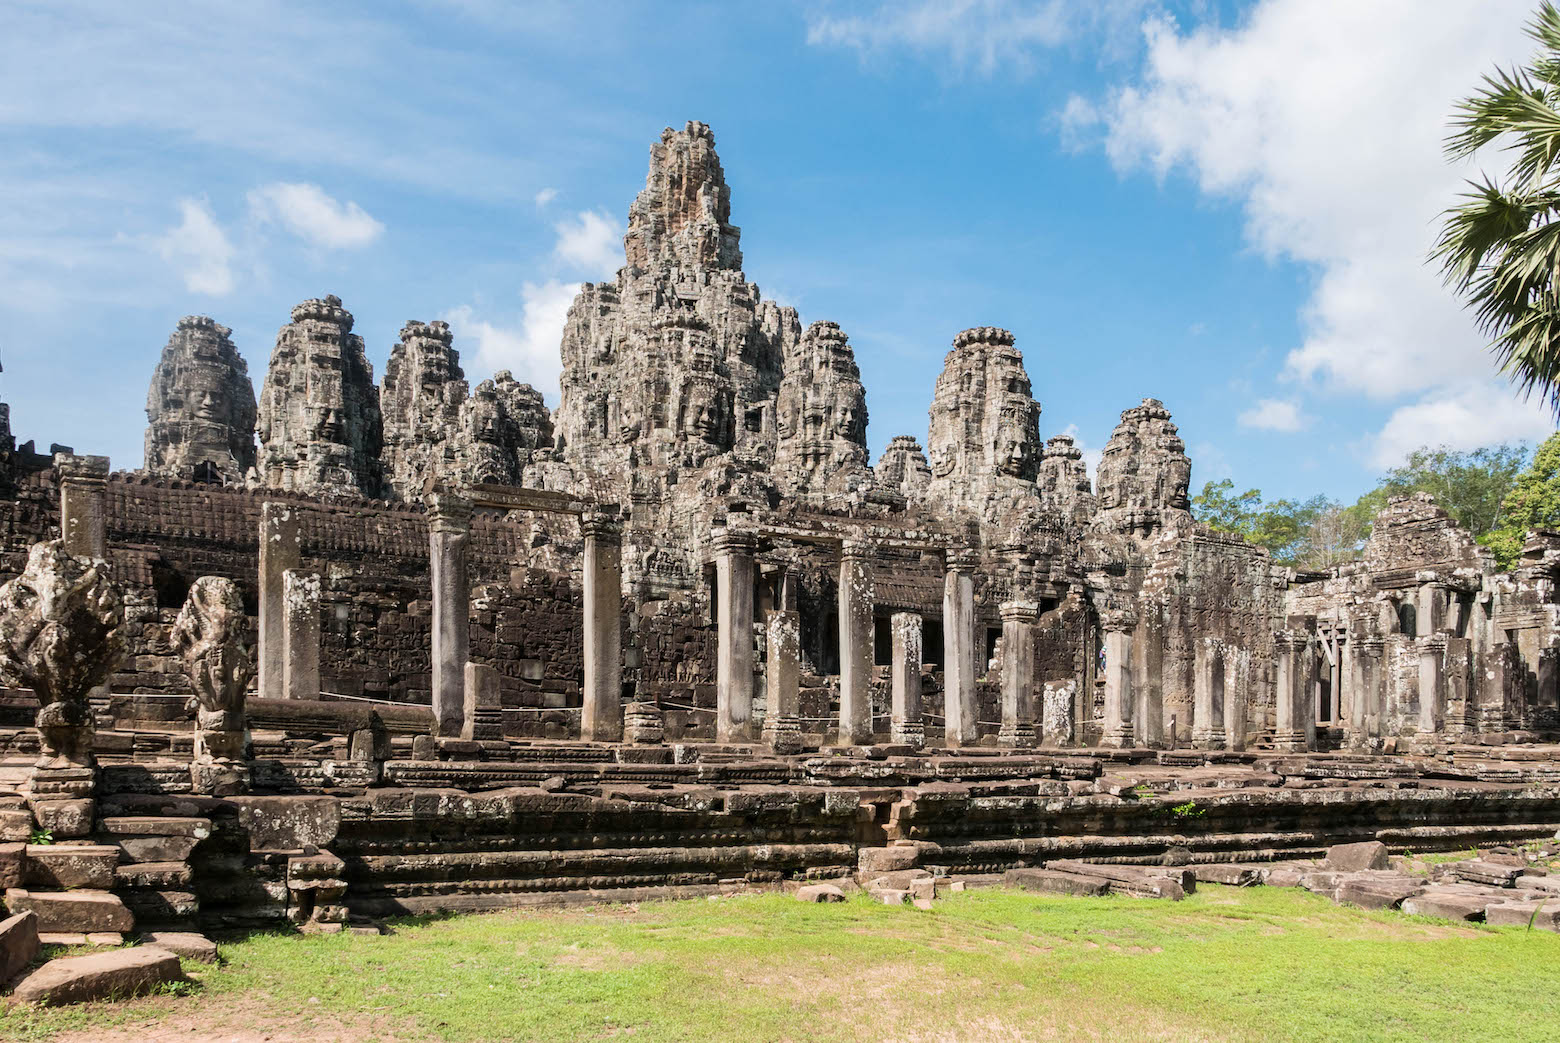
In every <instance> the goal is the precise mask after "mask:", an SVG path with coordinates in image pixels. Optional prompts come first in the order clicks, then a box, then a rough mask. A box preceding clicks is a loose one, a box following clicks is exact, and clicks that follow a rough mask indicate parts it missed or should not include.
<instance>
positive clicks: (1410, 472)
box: [1361, 443, 1528, 536]
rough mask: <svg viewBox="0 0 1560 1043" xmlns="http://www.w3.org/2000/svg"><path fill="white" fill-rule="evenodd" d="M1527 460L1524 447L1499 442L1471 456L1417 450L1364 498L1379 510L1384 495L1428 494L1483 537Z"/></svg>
mask: <svg viewBox="0 0 1560 1043" xmlns="http://www.w3.org/2000/svg"><path fill="white" fill-rule="evenodd" d="M1527 462H1528V447H1527V446H1525V445H1511V444H1509V443H1503V444H1501V445H1492V446H1486V447H1484V448H1483V449H1475V450H1473V451H1472V452H1455V451H1453V450H1451V449H1448V448H1447V447H1446V446H1440V447H1438V448H1433V449H1432V448H1431V447H1429V446H1420V447H1419V448H1418V449H1415V450H1414V451H1413V452H1412V453H1409V454H1408V459H1407V460H1406V461H1405V462H1404V463H1403V465H1402V466H1401V467H1394V468H1393V469H1392V470H1390V471H1388V472H1387V474H1386V476H1385V477H1383V478H1382V479H1381V486H1380V487H1379V488H1378V489H1376V490H1374V492H1373V493H1371V494H1367V496H1370V497H1374V499H1373V500H1372V502H1373V503H1374V502H1375V500H1377V499H1379V501H1380V506H1381V507H1384V506H1386V498H1387V497H1388V496H1406V495H1408V494H1410V493H1421V492H1423V493H1430V494H1431V495H1432V496H1434V497H1435V501H1436V503H1438V504H1440V505H1441V507H1442V508H1444V509H1445V510H1446V512H1447V513H1448V514H1450V515H1451V516H1452V517H1453V518H1455V519H1457V524H1458V525H1461V526H1462V527H1463V528H1465V529H1467V530H1468V531H1469V532H1471V533H1473V534H1474V536H1483V535H1484V534H1485V533H1488V532H1489V531H1491V530H1492V529H1494V528H1496V527H1497V526H1498V525H1500V523H1501V503H1502V501H1504V500H1505V498H1506V494H1507V493H1508V492H1510V491H1511V487H1512V485H1513V483H1515V482H1516V480H1517V475H1518V474H1520V473H1521V472H1522V468H1523V467H1524V466H1525V465H1526V464H1527ZM1361 502H1362V503H1363V502H1364V499H1363V498H1362V501H1361ZM1379 509H1380V507H1377V510H1379ZM1372 516H1374V514H1373V515H1372Z"/></svg>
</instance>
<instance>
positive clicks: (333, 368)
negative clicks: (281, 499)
mask: <svg viewBox="0 0 1560 1043" xmlns="http://www.w3.org/2000/svg"><path fill="white" fill-rule="evenodd" d="M383 438H384V431H383V428H382V426H381V421H380V416H379V391H378V389H377V388H375V387H374V371H373V367H371V366H370V365H369V364H368V358H367V356H366V355H365V354H364V351H363V338H362V337H358V336H354V335H353V333H352V313H351V312H349V311H347V310H346V309H345V308H343V307H342V306H341V298H339V297H336V296H329V297H326V298H325V299H324V300H307V301H304V302H303V303H302V304H299V305H298V306H297V307H295V308H293V310H292V322H290V323H288V324H287V325H286V326H283V327H282V328H281V331H280V332H278V333H277V335H276V348H275V350H273V351H272V352H271V366H270V369H269V370H267V372H266V375H265V387H264V389H263V390H262V391H261V393H260V443H261V453H260V470H261V479H262V481H263V482H264V483H265V484H266V485H268V486H271V487H272V488H277V489H291V490H294V491H297V492H304V493H311V494H314V495H317V496H373V497H377V496H379V495H380V494H381V492H382V488H381V487H382V484H383V483H382V477H381V476H382V471H381V467H380V450H381V447H382V444H383Z"/></svg>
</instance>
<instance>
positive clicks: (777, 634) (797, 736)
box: [763, 610, 802, 753]
mask: <svg viewBox="0 0 1560 1043" xmlns="http://www.w3.org/2000/svg"><path fill="white" fill-rule="evenodd" d="M768 631H769V640H768V642H767V644H768V645H769V662H768V664H767V665H766V669H765V671H764V682H765V691H764V695H765V703H766V713H765V715H764V731H763V741H764V742H765V743H767V744H768V745H769V748H770V749H772V750H774V751H775V752H776V753H796V752H797V751H798V750H800V749H801V748H802V722H801V712H802V707H801V673H802V668H801V652H802V617H801V615H800V613H797V612H791V611H786V610H781V611H775V612H771V613H769V620H768Z"/></svg>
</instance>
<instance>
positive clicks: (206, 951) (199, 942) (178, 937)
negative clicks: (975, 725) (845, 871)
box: [141, 884, 845, 963]
mask: <svg viewBox="0 0 1560 1043" xmlns="http://www.w3.org/2000/svg"><path fill="white" fill-rule="evenodd" d="M816 886H820V887H827V886H828V885H827V884H819V885H816ZM835 890H836V891H838V890H839V888H835ZM844 898H845V895H844V894H843V893H841V894H840V898H839V900H841V901H843V900H844ZM371 933H373V934H378V933H379V929H378V928H374V929H373V930H372V932H371ZM141 944H142V945H155V946H156V947H157V948H159V949H167V950H168V951H169V952H171V953H173V954H174V955H175V956H178V957H180V958H181V959H185V960H198V961H199V962H201V963H216V962H217V943H216V942H214V941H212V940H211V939H210V938H207V937H206V936H205V935H203V934H192V933H186V932H182V931H153V932H152V933H150V934H143V935H141Z"/></svg>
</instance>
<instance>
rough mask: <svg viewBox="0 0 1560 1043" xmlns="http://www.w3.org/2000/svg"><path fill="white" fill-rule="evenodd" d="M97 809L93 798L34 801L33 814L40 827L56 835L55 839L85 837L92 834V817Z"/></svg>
mask: <svg viewBox="0 0 1560 1043" xmlns="http://www.w3.org/2000/svg"><path fill="white" fill-rule="evenodd" d="M96 810H97V808H96V805H95V804H94V803H93V801H92V800H91V798H87V797H83V798H79V799H76V800H37V801H33V804H32V813H33V815H34V816H35V817H36V818H37V819H38V826H39V827H40V828H42V829H46V830H48V831H49V832H50V833H52V834H54V837H55V839H57V840H64V839H68V838H70V837H84V836H86V835H88V834H89V833H91V832H92V817H93V815H94V814H95V812H96Z"/></svg>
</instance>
